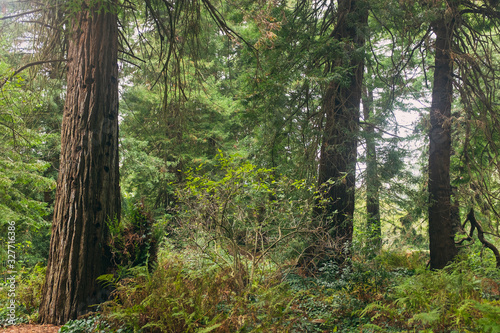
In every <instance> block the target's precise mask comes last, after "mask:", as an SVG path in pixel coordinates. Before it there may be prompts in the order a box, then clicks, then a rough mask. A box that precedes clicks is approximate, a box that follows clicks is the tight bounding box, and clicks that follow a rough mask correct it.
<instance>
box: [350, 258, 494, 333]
mask: <svg viewBox="0 0 500 333" xmlns="http://www.w3.org/2000/svg"><path fill="white" fill-rule="evenodd" d="M491 264H492V262H490V261H487V262H485V263H483V264H482V265H480V266H478V265H477V262H475V261H474V259H473V258H470V257H469V258H467V257H464V256H461V257H459V258H457V260H456V262H454V263H452V264H450V265H449V266H447V267H446V268H445V269H442V270H437V271H431V270H422V269H421V270H419V271H418V272H417V274H414V275H412V276H407V277H402V278H400V279H398V280H396V283H395V286H394V287H393V288H392V290H391V291H390V292H389V293H388V295H387V297H386V298H384V299H382V300H379V301H376V302H372V303H371V304H369V305H368V306H366V307H365V309H364V310H363V311H361V312H360V313H361V315H362V316H365V317H368V318H370V320H371V323H370V324H367V325H365V326H364V327H365V328H366V329H373V330H376V331H377V330H378V331H380V330H384V329H386V328H387V327H391V328H393V329H395V328H397V329H400V330H420V331H423V330H428V331H429V332H431V331H432V332H450V331H457V332H466V331H467V332H468V331H471V332H497V331H499V330H500V325H499V324H498V323H500V320H499V319H500V311H499V310H498V308H499V307H498V306H499V305H500V292H499V287H500V283H499V281H500V280H499V279H498V278H499V277H500V273H499V272H498V270H496V269H494V268H493V266H492V265H491Z"/></svg>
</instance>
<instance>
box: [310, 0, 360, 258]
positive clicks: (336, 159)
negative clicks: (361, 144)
mask: <svg viewBox="0 0 500 333" xmlns="http://www.w3.org/2000/svg"><path fill="white" fill-rule="evenodd" d="M337 15H338V17H337V20H338V21H337V23H336V26H335V28H334V29H333V31H332V33H331V35H330V37H331V38H332V39H333V40H336V41H341V42H342V43H343V47H344V52H345V54H344V55H343V56H342V57H339V56H335V55H334V54H332V57H331V58H330V59H329V60H328V64H327V65H326V69H325V73H326V75H329V74H331V73H334V72H335V71H337V70H338V68H339V67H342V68H344V69H345V77H343V78H342V79H341V80H339V79H334V80H331V81H330V82H329V83H328V86H327V87H326V91H325V93H324V95H323V112H324V114H325V123H324V127H323V142H322V145H321V155H320V162H319V174H318V185H319V186H320V191H321V192H322V193H321V195H322V200H321V204H320V205H318V208H317V209H316V210H317V215H318V216H322V219H323V224H324V226H325V228H326V230H328V232H329V233H330V236H331V237H332V241H333V243H334V244H333V246H334V247H335V248H334V249H332V250H333V251H332V253H329V254H331V255H332V256H333V258H334V260H335V261H336V262H337V263H338V264H343V263H344V262H345V261H346V260H347V259H348V258H350V256H351V242H352V235H353V214H354V191H355V180H356V177H355V176H356V159H357V156H356V155H357V145H358V132H359V115H360V114H359V113H360V103H361V95H362V87H363V85H362V84H363V71H364V48H363V46H364V44H365V35H364V34H365V31H364V29H365V27H366V24H367V20H368V2H367V1H363V0H340V1H339V2H338V9H337Z"/></svg>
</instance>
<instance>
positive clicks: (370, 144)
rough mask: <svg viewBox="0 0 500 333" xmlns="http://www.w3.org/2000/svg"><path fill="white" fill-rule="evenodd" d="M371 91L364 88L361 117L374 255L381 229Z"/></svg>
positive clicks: (367, 201) (369, 221) (379, 246)
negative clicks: (364, 124) (364, 125)
mask: <svg viewBox="0 0 500 333" xmlns="http://www.w3.org/2000/svg"><path fill="white" fill-rule="evenodd" d="M373 110H374V109H373V91H367V90H366V88H365V92H364V96H363V117H364V120H365V123H366V127H365V130H364V131H365V134H366V138H365V140H366V222H367V223H366V224H367V229H368V245H369V247H370V249H371V250H372V251H373V253H374V254H376V253H378V252H380V249H381V247H382V229H381V225H380V200H379V190H380V181H379V178H378V166H377V145H376V142H375V126H374V124H373V123H372V119H371V118H372V117H373Z"/></svg>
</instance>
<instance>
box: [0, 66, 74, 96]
mask: <svg viewBox="0 0 500 333" xmlns="http://www.w3.org/2000/svg"><path fill="white" fill-rule="evenodd" d="M67 61H71V59H56V60H41V61H35V62H30V63H29V64H26V65H24V66H22V67H20V68H19V69H17V70H16V71H15V72H14V73H12V74H11V75H9V76H8V77H6V78H5V80H4V81H3V82H1V83H0V89H2V88H3V86H4V85H5V84H6V83H7V82H8V81H9V80H12V78H14V76H16V75H17V74H19V73H21V72H22V71H24V70H25V69H26V68H29V67H33V66H37V65H43V64H50V63H55V62H67Z"/></svg>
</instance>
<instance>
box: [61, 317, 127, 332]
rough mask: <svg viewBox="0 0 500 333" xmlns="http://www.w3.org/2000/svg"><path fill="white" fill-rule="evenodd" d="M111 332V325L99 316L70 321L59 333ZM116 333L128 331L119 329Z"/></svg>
mask: <svg viewBox="0 0 500 333" xmlns="http://www.w3.org/2000/svg"><path fill="white" fill-rule="evenodd" d="M109 331H110V326H109V324H108V323H107V322H106V321H105V320H103V319H102V318H101V316H99V315H94V316H90V317H87V318H81V319H75V320H70V321H68V322H67V323H66V324H64V325H63V326H62V327H61V328H60V329H59V333H101V332H109ZM115 332H117V333H122V332H123V333H125V332H126V331H124V330H123V329H118V330H116V331H115Z"/></svg>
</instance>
